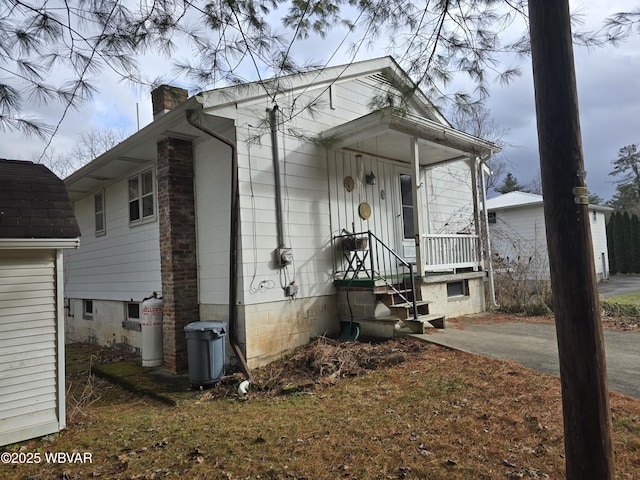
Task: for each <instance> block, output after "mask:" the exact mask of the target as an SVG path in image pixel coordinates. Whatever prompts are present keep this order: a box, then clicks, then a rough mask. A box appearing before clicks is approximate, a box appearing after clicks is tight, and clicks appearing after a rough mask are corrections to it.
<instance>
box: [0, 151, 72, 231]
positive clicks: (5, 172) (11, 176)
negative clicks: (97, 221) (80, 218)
mask: <svg viewBox="0 0 640 480" xmlns="http://www.w3.org/2000/svg"><path fill="white" fill-rule="evenodd" d="M79 236H80V228H79V227H78V223H77V222H76V217H75V215H74V213H73V206H72V205H71V201H70V200H69V195H68V194H67V190H66V188H65V186H64V183H63V182H62V180H60V179H59V178H58V177H57V176H56V175H55V174H54V173H53V172H51V170H49V169H48V168H47V167H45V166H44V165H40V164H37V163H33V162H27V161H22V160H6V159H0V238H11V239H33V238H36V239H66V238H77V237H79Z"/></svg>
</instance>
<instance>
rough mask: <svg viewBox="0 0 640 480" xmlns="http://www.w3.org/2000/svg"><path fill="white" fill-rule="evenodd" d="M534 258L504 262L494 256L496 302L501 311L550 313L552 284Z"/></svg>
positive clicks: (528, 313) (519, 258)
mask: <svg viewBox="0 0 640 480" xmlns="http://www.w3.org/2000/svg"><path fill="white" fill-rule="evenodd" d="M538 263H539V262H537V261H536V258H535V257H534V256H529V257H526V258H523V257H520V256H518V257H517V258H514V259H511V258H508V257H507V258H503V257H500V256H499V255H498V254H496V255H494V258H493V264H494V266H495V270H494V272H495V276H494V278H495V285H496V300H497V303H498V305H500V310H501V311H504V312H507V313H522V314H525V315H548V314H550V313H552V300H551V282H550V281H549V280H548V279H547V278H545V277H544V276H543V275H542V274H541V271H540V268H539V264H538Z"/></svg>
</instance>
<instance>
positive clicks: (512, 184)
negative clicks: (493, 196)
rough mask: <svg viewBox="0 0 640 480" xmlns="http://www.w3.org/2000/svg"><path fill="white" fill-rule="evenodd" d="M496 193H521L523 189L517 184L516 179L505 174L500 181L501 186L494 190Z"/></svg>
mask: <svg viewBox="0 0 640 480" xmlns="http://www.w3.org/2000/svg"><path fill="white" fill-rule="evenodd" d="M495 191H496V192H498V193H503V194H504V193H509V192H522V191H525V188H524V187H523V186H522V185H520V184H519V183H518V179H517V178H516V177H514V176H513V174H512V173H507V174H506V175H505V177H504V180H503V181H502V185H501V186H500V187H498V188H495Z"/></svg>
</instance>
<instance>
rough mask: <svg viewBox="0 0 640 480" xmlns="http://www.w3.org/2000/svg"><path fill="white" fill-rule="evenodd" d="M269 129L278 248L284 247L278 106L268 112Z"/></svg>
mask: <svg viewBox="0 0 640 480" xmlns="http://www.w3.org/2000/svg"><path fill="white" fill-rule="evenodd" d="M267 112H269V127H270V129H271V156H272V158H273V175H274V177H275V182H276V192H275V193H276V223H277V227H278V248H279V249H280V248H284V247H285V240H284V220H283V218H282V215H283V211H282V182H281V180H280V154H279V151H278V106H277V105H275V106H274V107H273V109H271V110H269V109H267Z"/></svg>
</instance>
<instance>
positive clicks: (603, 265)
mask: <svg viewBox="0 0 640 480" xmlns="http://www.w3.org/2000/svg"><path fill="white" fill-rule="evenodd" d="M606 225H607V222H606V219H605V215H604V212H602V211H599V210H591V239H592V240H593V256H594V262H595V263H594V264H595V266H596V273H597V274H599V275H600V277H601V278H607V277H608V276H609V249H608V247H607V227H606ZM603 254H604V261H603Z"/></svg>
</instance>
